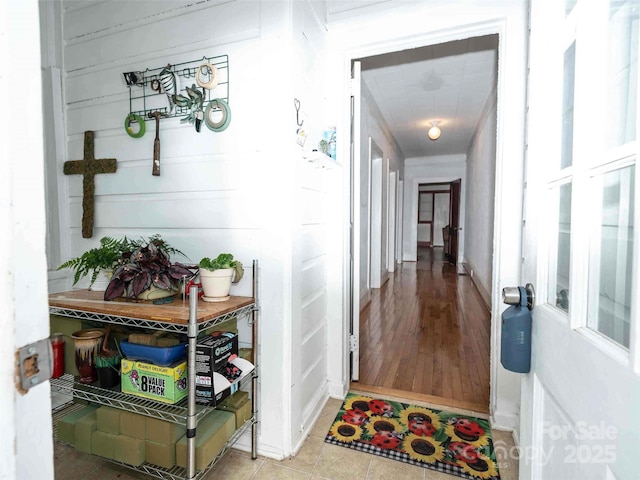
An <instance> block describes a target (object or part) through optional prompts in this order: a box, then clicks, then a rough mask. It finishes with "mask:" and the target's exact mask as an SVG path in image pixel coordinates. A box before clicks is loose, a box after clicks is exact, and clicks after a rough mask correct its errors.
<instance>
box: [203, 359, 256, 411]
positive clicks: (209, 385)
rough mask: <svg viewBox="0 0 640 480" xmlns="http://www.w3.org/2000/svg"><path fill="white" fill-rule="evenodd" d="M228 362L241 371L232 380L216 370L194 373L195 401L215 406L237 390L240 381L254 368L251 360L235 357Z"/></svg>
mask: <svg viewBox="0 0 640 480" xmlns="http://www.w3.org/2000/svg"><path fill="white" fill-rule="evenodd" d="M230 363H231V364H232V365H235V366H236V367H238V368H239V369H240V370H241V371H242V374H241V375H240V376H239V377H238V378H237V379H235V380H234V381H233V382H230V381H229V380H227V379H226V378H225V377H223V376H222V375H221V374H219V373H218V372H213V373H212V374H209V375H196V402H198V403H204V404H206V405H209V406H216V405H217V404H219V403H220V402H221V401H222V400H224V399H225V398H227V397H228V396H229V395H231V394H233V393H235V392H237V391H238V387H239V385H240V382H241V381H242V380H243V379H244V378H245V377H246V376H247V375H249V374H251V372H253V370H254V369H255V367H254V366H253V364H252V363H251V362H248V361H247V360H245V359H244V358H240V357H236V358H235V359H233V360H232V361H231V362H230Z"/></svg>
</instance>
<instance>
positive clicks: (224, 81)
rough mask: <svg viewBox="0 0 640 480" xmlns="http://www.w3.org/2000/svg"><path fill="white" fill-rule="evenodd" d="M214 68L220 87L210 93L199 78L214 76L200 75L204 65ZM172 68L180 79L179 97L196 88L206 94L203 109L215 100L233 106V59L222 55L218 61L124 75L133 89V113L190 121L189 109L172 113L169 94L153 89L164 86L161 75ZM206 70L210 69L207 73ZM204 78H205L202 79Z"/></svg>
mask: <svg viewBox="0 0 640 480" xmlns="http://www.w3.org/2000/svg"><path fill="white" fill-rule="evenodd" d="M207 63H208V64H211V65H213V66H214V67H215V69H216V76H217V79H218V84H217V86H216V87H215V88H214V89H211V90H208V89H205V88H200V87H198V84H197V81H196V75H198V74H200V75H203V76H204V77H205V78H207V75H210V72H206V71H203V72H200V73H199V72H198V70H199V69H200V68H201V67H202V66H203V65H204V64H207ZM165 68H168V69H169V70H171V71H172V72H173V73H174V75H175V77H176V93H181V94H183V95H185V96H186V90H185V89H186V87H191V86H192V85H195V88H198V90H200V91H201V92H202V94H203V97H204V103H203V107H205V108H206V106H207V105H208V104H209V102H211V100H215V99H222V100H224V101H225V102H226V103H227V104H228V103H229V56H228V55H219V56H215V57H202V58H201V59H200V60H193V61H189V62H183V63H176V64H169V65H163V66H162V67H158V68H153V69H149V68H147V69H146V70H144V71H139V72H126V73H124V76H125V81H126V83H127V85H128V87H129V113H131V114H135V115H140V116H141V117H142V118H148V116H149V114H150V113H153V112H160V113H162V114H163V115H162V117H163V118H170V117H186V116H188V115H189V113H190V112H191V110H190V108H189V107H181V106H177V105H176V106H174V108H173V109H171V106H170V103H169V99H168V97H167V95H166V93H165V92H164V91H163V90H162V89H161V88H160V91H158V89H154V88H152V86H157V85H162V82H161V79H160V73H161V72H162V70H163V69H165ZM205 70H206V69H205ZM201 78H202V77H201Z"/></svg>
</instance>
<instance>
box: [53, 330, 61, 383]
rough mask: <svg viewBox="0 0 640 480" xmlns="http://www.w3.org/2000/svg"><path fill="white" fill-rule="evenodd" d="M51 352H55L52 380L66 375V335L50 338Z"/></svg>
mask: <svg viewBox="0 0 640 480" xmlns="http://www.w3.org/2000/svg"><path fill="white" fill-rule="evenodd" d="M50 341H51V350H53V373H52V374H51V378H58V377H61V376H62V375H64V334H62V333H54V334H53V335H51V337H50Z"/></svg>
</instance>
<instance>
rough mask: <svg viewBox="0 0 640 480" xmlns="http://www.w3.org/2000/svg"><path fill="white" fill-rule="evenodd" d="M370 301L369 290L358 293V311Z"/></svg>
mask: <svg viewBox="0 0 640 480" xmlns="http://www.w3.org/2000/svg"><path fill="white" fill-rule="evenodd" d="M369 303H371V290H366V291H365V292H362V293H360V311H362V310H363V309H364V308H365V307H366V306H367V305H369Z"/></svg>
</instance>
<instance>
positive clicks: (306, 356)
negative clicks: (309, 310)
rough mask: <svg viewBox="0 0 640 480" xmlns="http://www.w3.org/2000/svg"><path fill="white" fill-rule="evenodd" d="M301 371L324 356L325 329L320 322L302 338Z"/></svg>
mask: <svg viewBox="0 0 640 480" xmlns="http://www.w3.org/2000/svg"><path fill="white" fill-rule="evenodd" d="M301 346H302V348H301V350H302V359H301V361H302V372H303V376H304V372H306V371H307V370H309V369H310V368H311V367H312V366H313V364H314V363H315V362H316V361H318V359H322V358H325V357H326V349H327V329H326V326H325V325H324V324H322V323H320V324H318V325H316V328H315V330H312V331H311V332H310V335H308V336H307V337H306V338H305V336H303V338H302V345H301Z"/></svg>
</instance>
